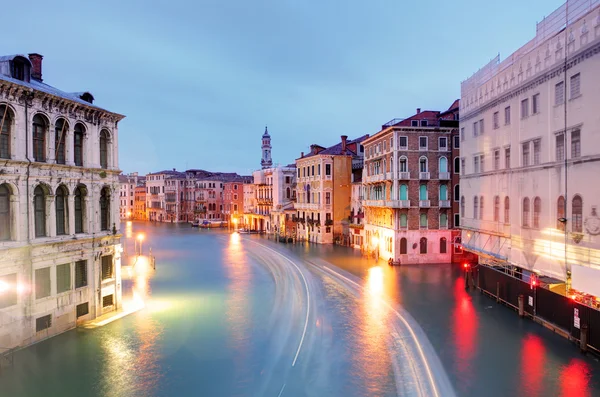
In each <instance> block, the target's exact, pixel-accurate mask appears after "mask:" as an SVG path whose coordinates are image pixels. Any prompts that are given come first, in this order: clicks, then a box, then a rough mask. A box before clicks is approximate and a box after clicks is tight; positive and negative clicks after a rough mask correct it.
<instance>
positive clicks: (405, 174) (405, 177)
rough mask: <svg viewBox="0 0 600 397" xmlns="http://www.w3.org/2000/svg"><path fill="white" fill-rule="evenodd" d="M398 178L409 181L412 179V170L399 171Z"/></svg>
mask: <svg viewBox="0 0 600 397" xmlns="http://www.w3.org/2000/svg"><path fill="white" fill-rule="evenodd" d="M398 179H399V180H401V181H408V180H409V179H410V172H408V171H406V172H402V171H400V172H398Z"/></svg>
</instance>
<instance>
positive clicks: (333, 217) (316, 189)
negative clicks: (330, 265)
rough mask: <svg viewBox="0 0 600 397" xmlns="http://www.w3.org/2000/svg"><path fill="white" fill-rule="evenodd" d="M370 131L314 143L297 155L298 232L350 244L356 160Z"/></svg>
mask: <svg viewBox="0 0 600 397" xmlns="http://www.w3.org/2000/svg"><path fill="white" fill-rule="evenodd" d="M367 138H368V135H365V136H362V137H360V138H357V139H355V140H348V137H347V136H346V135H342V137H341V142H340V143H338V144H336V145H334V146H331V147H329V148H325V147H323V146H319V145H311V151H310V153H308V154H307V155H305V154H304V153H302V154H301V155H300V158H298V159H296V179H297V184H296V198H297V201H296V204H295V205H294V208H295V209H296V219H297V236H298V238H299V239H301V240H308V241H311V242H315V243H319V244H332V243H334V242H336V243H338V244H350V228H349V224H350V220H349V219H350V210H351V208H350V201H351V194H352V163H353V162H355V161H356V160H358V159H360V158H362V157H363V146H362V145H363V141H364V140H365V139H367Z"/></svg>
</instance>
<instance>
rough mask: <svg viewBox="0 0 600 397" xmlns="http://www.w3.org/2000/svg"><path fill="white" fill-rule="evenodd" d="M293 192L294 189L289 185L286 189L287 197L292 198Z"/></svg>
mask: <svg viewBox="0 0 600 397" xmlns="http://www.w3.org/2000/svg"><path fill="white" fill-rule="evenodd" d="M291 192H292V191H291V190H290V188H289V187H288V188H286V189H285V197H286V198H291V195H292V193H291Z"/></svg>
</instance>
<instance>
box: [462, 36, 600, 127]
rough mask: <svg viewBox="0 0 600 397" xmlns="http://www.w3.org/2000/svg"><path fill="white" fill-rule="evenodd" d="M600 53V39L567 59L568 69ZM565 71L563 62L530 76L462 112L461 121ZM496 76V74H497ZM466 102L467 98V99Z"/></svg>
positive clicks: (517, 95)
mask: <svg viewBox="0 0 600 397" xmlns="http://www.w3.org/2000/svg"><path fill="white" fill-rule="evenodd" d="M598 53H600V41H598V42H596V43H591V44H589V45H588V47H586V48H583V49H581V50H579V52H577V53H575V54H574V55H572V56H571V58H570V59H567V63H566V69H567V70H569V69H571V68H572V67H574V66H575V65H577V64H578V63H580V62H583V61H584V60H585V59H587V58H590V57H593V56H594V55H597V54H598ZM564 72H565V63H564V62H561V63H559V64H558V65H556V66H554V67H552V68H550V69H549V70H547V71H546V72H544V73H542V74H540V75H539V76H533V77H530V78H529V80H525V81H524V82H522V83H521V84H519V85H517V86H516V87H515V88H513V89H512V90H509V91H508V92H506V93H504V94H502V95H500V96H499V97H497V98H496V99H493V100H491V101H489V102H487V103H485V104H483V105H481V106H479V107H477V108H475V109H473V110H471V111H468V112H464V113H463V114H461V123H462V122H464V121H466V120H468V119H470V118H471V117H473V116H476V115H478V114H480V113H483V112H485V111H487V110H489V109H491V108H494V107H496V106H498V105H500V104H502V103H505V102H508V101H510V100H511V99H513V98H515V97H519V96H520V95H521V94H523V93H524V92H526V91H529V90H531V89H533V88H535V87H537V86H538V85H541V84H543V83H545V82H547V81H549V80H551V79H553V78H554V77H556V76H558V75H560V74H563V73H564ZM495 76H496V75H495ZM486 84H487V82H486ZM465 102H466V100H465Z"/></svg>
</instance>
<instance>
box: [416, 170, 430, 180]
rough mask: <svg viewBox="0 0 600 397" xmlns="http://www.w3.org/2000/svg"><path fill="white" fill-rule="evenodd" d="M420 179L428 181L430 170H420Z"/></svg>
mask: <svg viewBox="0 0 600 397" xmlns="http://www.w3.org/2000/svg"><path fill="white" fill-rule="evenodd" d="M419 179H420V180H422V181H428V180H429V179H430V173H429V172H419Z"/></svg>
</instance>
